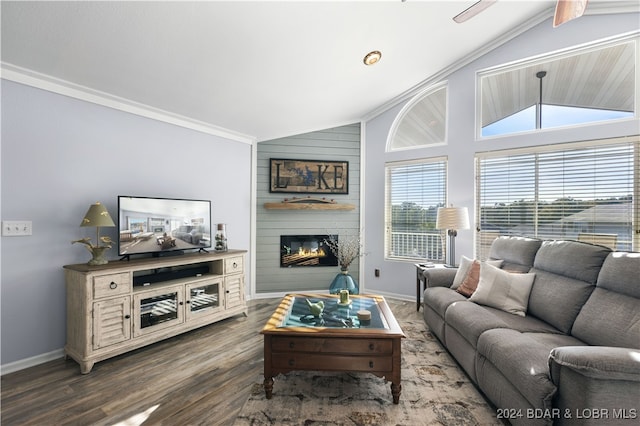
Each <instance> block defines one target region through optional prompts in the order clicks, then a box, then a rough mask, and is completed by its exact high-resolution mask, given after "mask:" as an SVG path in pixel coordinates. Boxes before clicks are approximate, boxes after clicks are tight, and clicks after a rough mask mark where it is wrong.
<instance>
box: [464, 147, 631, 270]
mask: <svg viewBox="0 0 640 426" xmlns="http://www.w3.org/2000/svg"><path fill="white" fill-rule="evenodd" d="M638 145H639V144H638V138H637V137H635V138H634V139H631V140H629V139H625V140H624V141H619V140H618V141H592V142H585V143H580V144H570V145H564V146H555V147H545V148H533V149H529V151H530V152H525V150H519V151H512V152H507V153H504V152H493V153H483V154H478V155H477V156H476V191H477V196H476V202H477V205H476V230H477V236H476V254H477V256H478V257H479V258H481V259H485V258H486V257H487V255H488V250H489V248H490V245H491V242H492V241H493V239H495V238H497V237H498V236H500V235H518V236H529V237H536V238H541V239H572V240H581V241H587V242H591V243H596V244H602V245H606V246H609V247H611V248H614V249H618V250H626V251H630V250H632V249H633V247H634V241H633V240H634V237H635V231H634V216H637V206H634V203H633V200H634V195H637V193H638V191H639V190H640V189H639V188H638V166H637V162H636V161H634V157H635V156H637V154H635V155H634V152H635V151H637V150H638Z"/></svg>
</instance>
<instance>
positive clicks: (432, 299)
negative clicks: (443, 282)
mask: <svg viewBox="0 0 640 426" xmlns="http://www.w3.org/2000/svg"><path fill="white" fill-rule="evenodd" d="M466 300H467V298H466V297H464V296H463V295H461V294H459V293H457V292H455V291H453V290H451V289H450V288H448V287H429V288H427V289H425V290H424V304H425V306H429V307H430V308H431V309H432V310H434V311H435V312H436V313H438V314H439V315H440V317H442V318H444V314H445V312H446V311H447V308H448V307H449V305H451V304H452V303H454V302H463V301H466Z"/></svg>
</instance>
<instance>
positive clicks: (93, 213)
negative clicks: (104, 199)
mask: <svg viewBox="0 0 640 426" xmlns="http://www.w3.org/2000/svg"><path fill="white" fill-rule="evenodd" d="M80 226H95V227H98V226H116V224H115V223H113V219H111V216H109V212H108V211H107V208H106V207H105V206H103V205H102V204H100V203H95V204H91V207H89V210H87V213H86V214H85V215H84V219H82V223H81V224H80Z"/></svg>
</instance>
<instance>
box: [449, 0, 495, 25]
mask: <svg viewBox="0 0 640 426" xmlns="http://www.w3.org/2000/svg"><path fill="white" fill-rule="evenodd" d="M496 1H497V0H480V1H478V2H476V3H474V4H472V5H471V6H469V7H468V8H467V9H465V10H463V11H462V12H460V13H459V14H457V15H456V16H454V17H453V20H454V21H456V22H457V23H458V24H461V23H463V22H464V21H468V20H469V19H471V18H473V17H474V16H476V15H477V14H478V13H480V12H482V11H483V10H485V9H486V8H488V7H489V6H491V5H492V4H494V3H495V2H496Z"/></svg>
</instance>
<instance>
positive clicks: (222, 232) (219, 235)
mask: <svg viewBox="0 0 640 426" xmlns="http://www.w3.org/2000/svg"><path fill="white" fill-rule="evenodd" d="M215 238H216V245H215V247H214V249H215V251H227V225H226V224H224V223H219V224H218V230H217V231H216V237H215Z"/></svg>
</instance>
